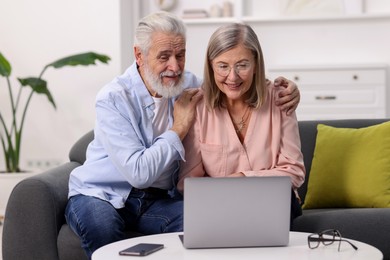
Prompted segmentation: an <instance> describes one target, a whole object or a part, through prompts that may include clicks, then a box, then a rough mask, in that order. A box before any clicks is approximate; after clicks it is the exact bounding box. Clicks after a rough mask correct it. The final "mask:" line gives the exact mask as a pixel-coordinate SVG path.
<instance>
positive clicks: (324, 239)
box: [307, 229, 358, 251]
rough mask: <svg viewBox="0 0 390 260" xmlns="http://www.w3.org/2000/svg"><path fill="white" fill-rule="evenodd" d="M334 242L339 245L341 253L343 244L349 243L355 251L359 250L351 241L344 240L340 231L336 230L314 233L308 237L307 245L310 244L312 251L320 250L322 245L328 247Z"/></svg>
mask: <svg viewBox="0 0 390 260" xmlns="http://www.w3.org/2000/svg"><path fill="white" fill-rule="evenodd" d="M334 242H338V243H339V246H338V251H340V245H341V242H347V243H348V244H350V245H351V246H352V247H353V248H354V249H355V250H357V249H358V248H357V246H355V245H354V244H352V243H351V242H350V241H348V240H347V239H343V238H342V237H341V233H340V231H338V230H336V229H328V230H324V231H322V232H319V233H313V234H310V235H309V236H308V237H307V243H308V245H309V248H310V249H315V248H318V247H319V246H320V243H322V244H324V245H325V246H328V245H331V244H333V243H334Z"/></svg>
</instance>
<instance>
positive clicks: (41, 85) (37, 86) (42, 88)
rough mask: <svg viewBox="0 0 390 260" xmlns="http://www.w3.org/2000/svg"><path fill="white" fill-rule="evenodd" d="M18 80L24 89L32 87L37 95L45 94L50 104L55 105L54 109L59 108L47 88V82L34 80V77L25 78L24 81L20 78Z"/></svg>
mask: <svg viewBox="0 0 390 260" xmlns="http://www.w3.org/2000/svg"><path fill="white" fill-rule="evenodd" d="M18 80H19V82H20V84H22V86H23V87H25V86H30V87H31V88H32V90H33V91H34V92H35V93H38V94H45V95H46V96H47V98H48V99H49V101H50V103H52V104H53V106H54V108H57V106H56V104H55V102H54V99H53V96H52V95H51V93H50V91H49V89H48V88H47V82H46V81H45V80H43V79H40V78H34V77H30V78H23V79H21V78H18Z"/></svg>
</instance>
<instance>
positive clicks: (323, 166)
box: [303, 122, 390, 209]
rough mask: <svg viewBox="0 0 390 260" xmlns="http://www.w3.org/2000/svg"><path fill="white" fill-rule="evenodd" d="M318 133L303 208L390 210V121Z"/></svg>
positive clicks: (322, 128) (323, 127)
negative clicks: (376, 208)
mask: <svg viewBox="0 0 390 260" xmlns="http://www.w3.org/2000/svg"><path fill="white" fill-rule="evenodd" d="M317 130H318V133H317V139H316V146H315V150H314V155H313V161H312V165H311V170H310V177H309V180H308V190H307V194H306V198H305V203H304V205H303V208H304V209H309V208H330V207H369V208H371V207H390V122H386V123H382V124H378V125H374V126H369V127H365V128H359V129H353V128H336V127H331V126H327V125H323V124H319V125H318V126H317Z"/></svg>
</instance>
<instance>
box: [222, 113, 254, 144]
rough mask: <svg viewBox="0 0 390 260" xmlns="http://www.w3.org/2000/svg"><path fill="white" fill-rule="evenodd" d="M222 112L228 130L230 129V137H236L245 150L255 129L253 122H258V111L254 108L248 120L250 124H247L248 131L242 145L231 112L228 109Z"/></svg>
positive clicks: (236, 140)
mask: <svg viewBox="0 0 390 260" xmlns="http://www.w3.org/2000/svg"><path fill="white" fill-rule="evenodd" d="M222 111H223V114H224V119H225V124H226V128H227V129H228V133H229V136H234V140H235V142H238V144H239V145H240V146H242V147H243V148H244V149H245V148H246V144H247V142H248V139H250V137H251V135H252V132H253V127H254V125H253V122H255V121H256V117H257V113H256V109H255V108H252V111H251V115H250V116H249V118H248V120H249V122H248V124H247V130H246V133H245V137H244V140H243V142H242V143H241V141H240V138H239V136H238V134H237V132H236V129H235V127H234V124H233V120H232V118H231V117H230V114H229V111H228V110H227V109H226V108H225V109H223V110H222Z"/></svg>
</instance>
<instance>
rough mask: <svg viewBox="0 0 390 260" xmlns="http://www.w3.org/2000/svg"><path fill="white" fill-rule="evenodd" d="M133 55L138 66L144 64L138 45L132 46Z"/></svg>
mask: <svg viewBox="0 0 390 260" xmlns="http://www.w3.org/2000/svg"><path fill="white" fill-rule="evenodd" d="M134 57H135V61H136V62H137V64H138V66H139V67H141V66H142V65H143V64H144V61H143V59H144V56H143V55H142V51H141V48H140V47H137V46H134Z"/></svg>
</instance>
